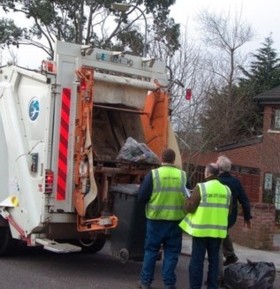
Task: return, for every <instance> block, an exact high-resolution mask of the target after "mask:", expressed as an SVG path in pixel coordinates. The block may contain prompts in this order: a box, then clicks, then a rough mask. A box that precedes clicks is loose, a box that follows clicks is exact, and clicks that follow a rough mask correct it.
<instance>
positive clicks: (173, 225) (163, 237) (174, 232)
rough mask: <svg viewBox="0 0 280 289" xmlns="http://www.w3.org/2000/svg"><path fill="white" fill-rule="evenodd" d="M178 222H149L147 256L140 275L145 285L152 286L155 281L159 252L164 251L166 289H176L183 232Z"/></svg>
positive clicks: (146, 243) (146, 240)
mask: <svg viewBox="0 0 280 289" xmlns="http://www.w3.org/2000/svg"><path fill="white" fill-rule="evenodd" d="M178 223H179V222H177V221H156V220H147V230H146V239H145V254H144V261H143V266H142V270H141V274H140V281H141V283H142V284H143V285H150V284H151V283H152V281H153V279H154V271H155V264H156V260H157V258H158V254H159V250H160V248H161V246H162V249H163V251H164V255H163V263H162V270H161V273H162V277H163V283H164V286H165V288H174V287H175V284H176V274H175V269H176V266H177V263H178V258H179V255H180V253H181V249H182V230H181V228H180V227H179V226H178Z"/></svg>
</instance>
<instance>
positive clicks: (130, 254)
mask: <svg viewBox="0 0 280 289" xmlns="http://www.w3.org/2000/svg"><path fill="white" fill-rule="evenodd" d="M138 188H139V186H138V185H134V184H122V185H116V186H112V187H111V188H110V193H112V194H113V195H114V210H113V212H114V214H115V215H116V216H117V217H118V220H119V221H118V226H117V228H115V229H113V230H112V231H111V238H110V239H111V251H112V255H113V256H116V257H118V258H119V259H120V261H121V262H122V263H126V262H127V261H128V260H135V261H141V260H143V256H144V241H145V231H146V218H145V205H144V204H142V203H140V202H138Z"/></svg>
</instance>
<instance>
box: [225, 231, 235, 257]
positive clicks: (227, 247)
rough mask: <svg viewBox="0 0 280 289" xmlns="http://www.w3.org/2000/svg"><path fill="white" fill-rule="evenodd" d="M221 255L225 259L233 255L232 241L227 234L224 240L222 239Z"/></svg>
mask: <svg viewBox="0 0 280 289" xmlns="http://www.w3.org/2000/svg"><path fill="white" fill-rule="evenodd" d="M223 254H224V256H225V257H226V258H228V257H231V256H234V255H235V253H234V248H233V244H232V240H231V238H230V236H229V234H227V236H226V238H225V239H223Z"/></svg>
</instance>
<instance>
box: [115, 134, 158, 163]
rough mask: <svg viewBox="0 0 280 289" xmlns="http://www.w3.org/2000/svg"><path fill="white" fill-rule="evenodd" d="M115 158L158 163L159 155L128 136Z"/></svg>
mask: <svg viewBox="0 0 280 289" xmlns="http://www.w3.org/2000/svg"><path fill="white" fill-rule="evenodd" d="M117 160H119V161H129V162H136V163H148V164H156V165H157V164H158V165H159V164H160V159H159V157H158V156H157V155H156V154H155V153H154V152H153V151H152V150H151V149H150V148H149V147H148V146H147V145H146V144H144V143H139V142H137V141H136V140H135V139H134V138H132V137H128V138H127V140H126V142H125V144H124V145H123V147H122V148H121V150H120V152H119V154H118V156H117Z"/></svg>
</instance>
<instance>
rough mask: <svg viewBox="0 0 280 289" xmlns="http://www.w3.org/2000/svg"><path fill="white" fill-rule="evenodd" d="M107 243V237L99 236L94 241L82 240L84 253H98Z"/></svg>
mask: <svg viewBox="0 0 280 289" xmlns="http://www.w3.org/2000/svg"><path fill="white" fill-rule="evenodd" d="M105 243H106V237H105V236H98V237H96V238H95V239H94V240H84V239H83V240H80V245H81V246H82V249H83V250H82V252H83V253H97V252H99V251H100V250H101V249H102V248H103V247H104V245H105Z"/></svg>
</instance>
